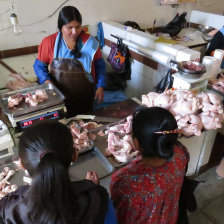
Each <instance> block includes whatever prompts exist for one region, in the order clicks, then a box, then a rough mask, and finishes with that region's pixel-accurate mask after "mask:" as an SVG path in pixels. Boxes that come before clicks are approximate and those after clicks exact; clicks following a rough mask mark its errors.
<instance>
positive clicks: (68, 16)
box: [58, 6, 82, 31]
mask: <svg viewBox="0 0 224 224" xmlns="http://www.w3.org/2000/svg"><path fill="white" fill-rule="evenodd" d="M73 20H76V21H77V22H79V23H80V24H82V16H81V14H80V12H79V10H78V9H77V8H76V7H74V6H65V7H63V8H62V9H61V11H60V12H59V16H58V29H59V30H60V31H61V29H62V27H63V26H64V25H66V24H68V23H70V22H72V21H73Z"/></svg>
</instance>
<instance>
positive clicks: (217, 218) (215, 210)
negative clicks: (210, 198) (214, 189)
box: [202, 196, 224, 224]
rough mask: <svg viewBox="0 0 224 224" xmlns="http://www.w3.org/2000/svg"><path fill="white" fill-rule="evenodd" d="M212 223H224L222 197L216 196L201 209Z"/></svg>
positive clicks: (223, 201) (223, 198)
mask: <svg viewBox="0 0 224 224" xmlns="http://www.w3.org/2000/svg"><path fill="white" fill-rule="evenodd" d="M202 213H203V214H204V215H206V216H207V217H208V218H209V219H210V220H212V222H213V223H214V224H222V223H224V197H223V196H220V197H218V198H217V199H216V200H215V201H214V202H212V203H211V204H210V205H208V206H207V207H206V208H204V209H203V210H202Z"/></svg>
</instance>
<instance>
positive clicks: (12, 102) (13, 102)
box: [8, 93, 23, 108]
mask: <svg viewBox="0 0 224 224" xmlns="http://www.w3.org/2000/svg"><path fill="white" fill-rule="evenodd" d="M22 101H23V95H22V94H20V93H17V94H16V95H12V96H9V98H8V107H9V108H12V107H14V106H17V105H19V104H20V103H21V102H22Z"/></svg>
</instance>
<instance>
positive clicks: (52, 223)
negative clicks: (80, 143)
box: [27, 153, 78, 224]
mask: <svg viewBox="0 0 224 224" xmlns="http://www.w3.org/2000/svg"><path fill="white" fill-rule="evenodd" d="M71 194H72V191H71V190H70V181H69V176H68V170H67V169H66V168H65V167H64V166H63V164H62V163H61V162H60V161H59V160H57V159H56V158H55V156H54V155H53V153H47V154H45V155H44V156H43V158H42V159H41V160H40V163H39V165H38V167H37V170H36V172H35V174H34V176H33V182H32V185H31V187H30V188H29V190H28V192H27V200H28V206H27V207H28V208H29V216H30V218H31V220H32V223H34V224H44V223H48V224H59V223H60V224H61V223H70V222H72V223H74V220H75V216H76V214H77V213H76V211H77V208H78V206H76V204H75V201H74V196H72V195H71ZM71 199H73V201H72V200H71ZM72 208H74V209H72ZM77 212H78V211H77Z"/></svg>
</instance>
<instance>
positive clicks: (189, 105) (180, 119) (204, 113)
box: [142, 90, 224, 136]
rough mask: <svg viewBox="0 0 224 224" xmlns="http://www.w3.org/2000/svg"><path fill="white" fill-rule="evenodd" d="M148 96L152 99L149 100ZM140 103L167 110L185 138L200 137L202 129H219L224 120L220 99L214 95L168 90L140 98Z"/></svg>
mask: <svg viewBox="0 0 224 224" xmlns="http://www.w3.org/2000/svg"><path fill="white" fill-rule="evenodd" d="M148 96H152V97H151V98H150V99H149V98H148ZM142 103H143V104H145V105H147V106H148V107H152V106H159V107H163V108H166V109H168V110H169V111H170V112H171V113H172V114H173V115H174V117H175V118H176V120H177V124H178V128H180V129H181V130H182V134H184V135H185V136H191V135H200V134H201V130H202V129H205V130H211V129H216V128H219V127H220V126H221V122H223V120H224V112H223V106H222V103H221V98H220V97H219V96H217V95H216V94H214V93H203V92H202V93H200V94H198V95H195V94H194V93H193V92H192V91H189V90H168V91H165V92H164V93H162V94H158V93H153V92H151V93H148V94H147V95H143V96H142Z"/></svg>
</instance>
